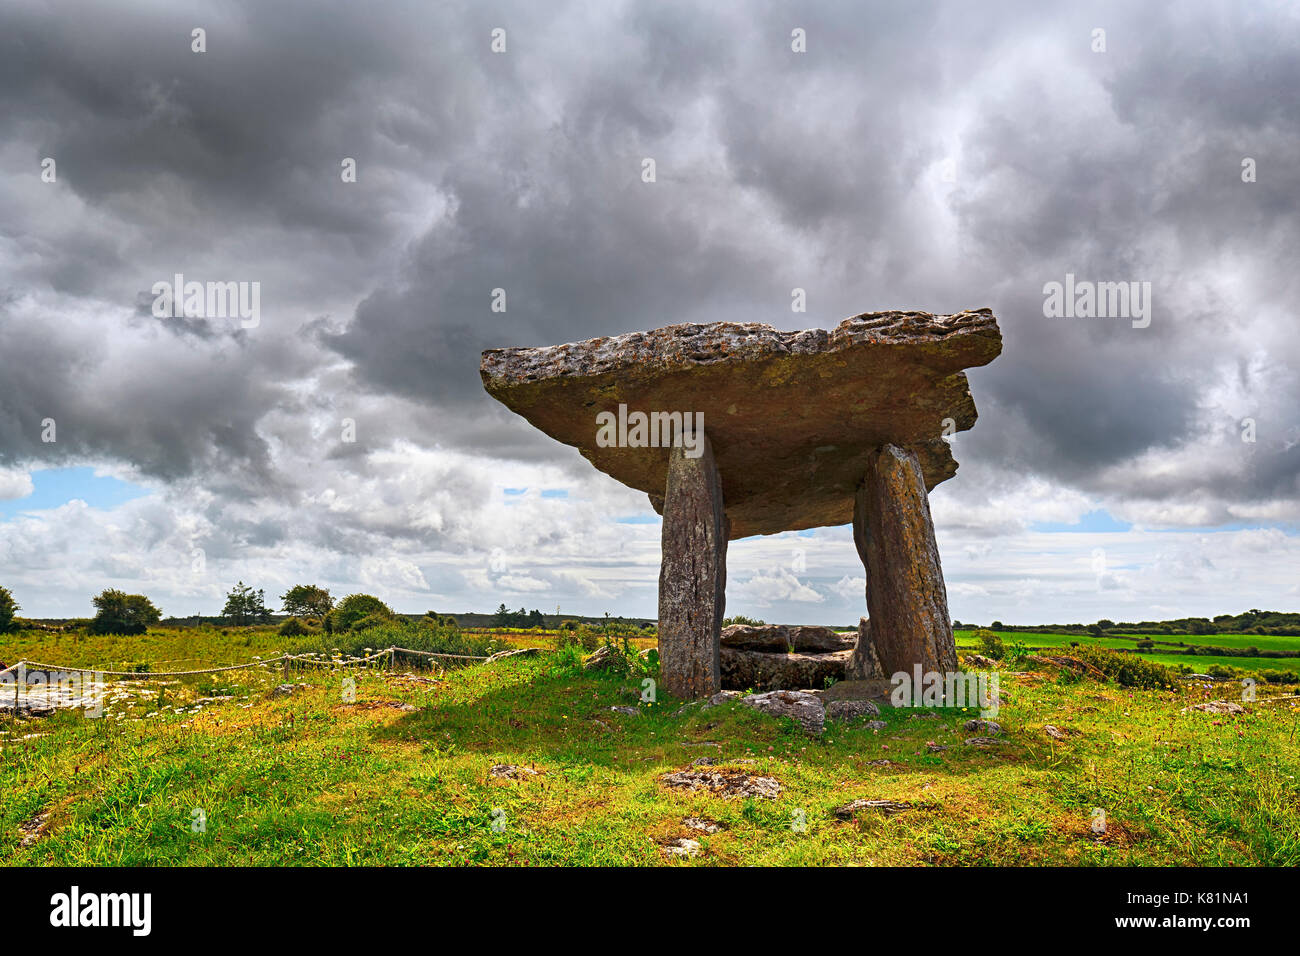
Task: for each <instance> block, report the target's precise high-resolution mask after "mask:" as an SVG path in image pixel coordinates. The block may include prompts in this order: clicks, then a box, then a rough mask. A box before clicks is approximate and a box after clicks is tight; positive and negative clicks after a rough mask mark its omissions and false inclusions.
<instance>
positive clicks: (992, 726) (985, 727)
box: [961, 718, 1002, 737]
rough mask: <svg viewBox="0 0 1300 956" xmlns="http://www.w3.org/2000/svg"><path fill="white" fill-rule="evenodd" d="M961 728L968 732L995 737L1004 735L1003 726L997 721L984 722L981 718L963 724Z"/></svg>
mask: <svg viewBox="0 0 1300 956" xmlns="http://www.w3.org/2000/svg"><path fill="white" fill-rule="evenodd" d="M961 727H962V730H965V731H968V732H978V733H982V734H988V735H990V736H995V737H996V736H997V735H999V734H1001V733H1002V725H1001V724H999V723H998V722H997V721H996V720H983V719H981V718H976V719H974V720H968V721H966V723H964V724H962V725H961Z"/></svg>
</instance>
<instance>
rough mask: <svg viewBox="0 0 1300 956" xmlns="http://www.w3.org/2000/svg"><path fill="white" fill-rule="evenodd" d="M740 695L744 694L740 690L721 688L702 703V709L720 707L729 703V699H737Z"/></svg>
mask: <svg viewBox="0 0 1300 956" xmlns="http://www.w3.org/2000/svg"><path fill="white" fill-rule="evenodd" d="M740 696H742V695H741V693H740V691H738V690H720V691H718V692H717V693H716V694H714V695H713V696H712V697H710V698H709V699H708V700H706V701H705V702H704V703H703V704H701V705H700V710H709V709H710V708H712V707H718V706H720V705H722V704H725V703H727V702H728V701H732V700H735V699H736V698H738V697H740Z"/></svg>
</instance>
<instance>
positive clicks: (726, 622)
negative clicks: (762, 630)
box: [722, 614, 763, 627]
mask: <svg viewBox="0 0 1300 956" xmlns="http://www.w3.org/2000/svg"><path fill="white" fill-rule="evenodd" d="M732 624H748V625H749V626H750V627H763V622H762V621H760V620H758V619H757V618H753V617H745V615H743V614H735V615H733V616H731V617H728V618H724V619H723V621H722V626H723V627H729V626H730V625H732Z"/></svg>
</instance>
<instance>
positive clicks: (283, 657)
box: [0, 646, 487, 680]
mask: <svg viewBox="0 0 1300 956" xmlns="http://www.w3.org/2000/svg"><path fill="white" fill-rule="evenodd" d="M394 651H401V652H402V653H403V654H416V655H418V656H420V657H452V658H456V659H458V660H466V661H485V660H487V657H481V656H476V655H473V654H445V653H443V652H441V651H417V650H415V649H414V648H411V647H397V646H393V647H387V648H384V650H382V651H378V652H377V653H374V654H371V655H370V656H368V657H358V658H352V659H350V660H346V661H345V660H337V659H328V660H317V659H316V658H315V657H314V656H313V655H311V654H280V655H278V656H276V657H268V658H265V659H264V660H260V661H252V662H250V663H247V664H230V665H227V666H224V667H209V668H205V669H203V670H190V671H108V670H98V669H95V668H91V667H68V666H64V665H61V664H43V663H41V662H40V661H29V660H21V661H19V662H18V663H17V664H14V665H13V666H11V667H6V668H5V669H4V670H2V671H0V677H3V676H4V675H5V674H8V673H11V672H13V671H16V670H18V669H19V668H20V667H23V666H26V667H27V669H28V670H36V671H61V672H66V673H71V674H97V675H99V676H100V677H135V678H140V679H144V680H147V679H149V678H152V677H197V676H199V675H202V674H221V673H226V672H228V671H240V670H250V669H251V668H254V667H269V666H270V665H272V664H283V663H285V662H286V661H302V662H304V663H307V664H315V665H316V666H317V667H356V666H358V665H360V664H368V663H370V662H371V661H376V660H379V659H380V658H381V657H390V656H391V655H392V654H393V652H394ZM182 659H183V658H182Z"/></svg>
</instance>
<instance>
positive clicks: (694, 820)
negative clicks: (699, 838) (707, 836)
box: [682, 817, 726, 833]
mask: <svg viewBox="0 0 1300 956" xmlns="http://www.w3.org/2000/svg"><path fill="white" fill-rule="evenodd" d="M682 826H684V827H688V828H689V829H691V830H699V831H700V832H702V833H717V832H718V831H719V830H725V829H726V827H725V826H724V825H723V824H721V823H719V822H718V821H717V820H706V819H705V818H704V817H687V818H686V819H684V820H682Z"/></svg>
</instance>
